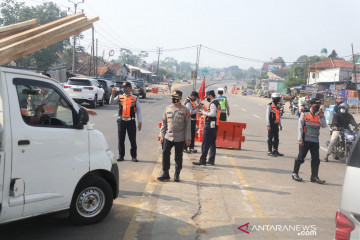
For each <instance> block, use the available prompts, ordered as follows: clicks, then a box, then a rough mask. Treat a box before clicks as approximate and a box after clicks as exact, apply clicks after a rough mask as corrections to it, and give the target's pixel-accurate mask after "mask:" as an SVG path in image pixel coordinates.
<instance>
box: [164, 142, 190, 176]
mask: <svg viewBox="0 0 360 240" xmlns="http://www.w3.org/2000/svg"><path fill="white" fill-rule="evenodd" d="M184 145H185V141H183V142H172V141H169V140H167V139H166V138H165V139H164V145H163V152H162V165H163V171H164V172H165V171H168V170H169V169H170V154H171V149H172V148H173V147H174V146H175V170H176V171H180V170H181V169H182V163H183V149H184Z"/></svg>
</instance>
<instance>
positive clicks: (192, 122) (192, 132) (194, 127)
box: [184, 119, 196, 149]
mask: <svg viewBox="0 0 360 240" xmlns="http://www.w3.org/2000/svg"><path fill="white" fill-rule="evenodd" d="M195 133H196V119H195V120H193V119H191V143H190V146H189V148H190V149H194V147H195ZM184 149H187V146H186V144H184Z"/></svg>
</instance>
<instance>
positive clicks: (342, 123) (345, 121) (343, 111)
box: [324, 103, 359, 162]
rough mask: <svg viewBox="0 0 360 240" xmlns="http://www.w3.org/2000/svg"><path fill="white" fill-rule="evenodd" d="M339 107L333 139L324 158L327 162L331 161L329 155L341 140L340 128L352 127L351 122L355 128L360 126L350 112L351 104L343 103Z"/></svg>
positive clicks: (333, 126)
mask: <svg viewBox="0 0 360 240" xmlns="http://www.w3.org/2000/svg"><path fill="white" fill-rule="evenodd" d="M338 108H339V112H338V113H336V114H335V115H334V122H333V124H332V129H333V132H332V134H331V140H330V144H329V146H328V149H327V152H326V157H325V158H324V161H325V162H328V161H329V156H330V154H331V153H332V151H333V148H334V146H335V144H336V143H337V141H338V140H339V130H345V129H350V128H349V125H350V124H351V125H353V126H354V127H355V128H359V125H358V124H357V123H356V121H355V119H354V117H353V115H351V114H350V113H348V110H349V105H348V104H347V103H341V104H340V105H339V106H338Z"/></svg>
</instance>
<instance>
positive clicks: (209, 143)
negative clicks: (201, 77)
mask: <svg viewBox="0 0 360 240" xmlns="http://www.w3.org/2000/svg"><path fill="white" fill-rule="evenodd" d="M206 100H207V101H208V102H209V103H210V105H209V111H207V112H205V111H203V115H204V116H205V126H204V133H203V142H202V145H201V157H200V161H199V162H193V164H194V165H206V164H210V165H214V164H215V155H216V133H217V130H218V126H217V120H218V118H219V115H220V114H219V113H220V110H219V109H218V107H219V105H220V103H219V101H218V100H217V99H215V92H214V90H210V91H208V92H206ZM209 149H210V155H209V160H208V161H207V162H206V157H207V155H208V152H209Z"/></svg>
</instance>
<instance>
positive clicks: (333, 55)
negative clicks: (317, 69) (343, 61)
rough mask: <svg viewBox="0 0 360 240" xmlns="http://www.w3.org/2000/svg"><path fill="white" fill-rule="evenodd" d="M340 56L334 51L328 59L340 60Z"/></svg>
mask: <svg viewBox="0 0 360 240" xmlns="http://www.w3.org/2000/svg"><path fill="white" fill-rule="evenodd" d="M338 57H339V56H338V54H337V53H336V51H335V50H332V52H331V53H330V55H329V56H328V58H338Z"/></svg>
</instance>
